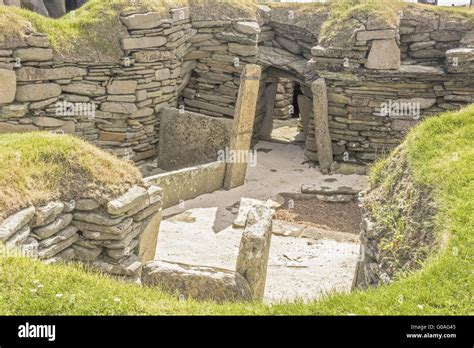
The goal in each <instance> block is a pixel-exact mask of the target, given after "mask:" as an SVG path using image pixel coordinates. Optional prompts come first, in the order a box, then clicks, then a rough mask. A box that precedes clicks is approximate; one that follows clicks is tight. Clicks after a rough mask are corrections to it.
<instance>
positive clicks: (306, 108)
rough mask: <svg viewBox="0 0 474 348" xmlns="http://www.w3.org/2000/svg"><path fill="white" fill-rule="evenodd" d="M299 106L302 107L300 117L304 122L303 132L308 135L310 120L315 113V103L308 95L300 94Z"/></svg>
mask: <svg viewBox="0 0 474 348" xmlns="http://www.w3.org/2000/svg"><path fill="white" fill-rule="evenodd" d="M297 99H298V107H299V109H300V118H301V121H302V123H303V134H304V136H305V138H306V136H307V135H308V127H309V120H310V118H311V117H312V115H313V103H312V102H311V99H309V98H308V97H307V96H305V95H303V94H300V95H299V96H298V98H297Z"/></svg>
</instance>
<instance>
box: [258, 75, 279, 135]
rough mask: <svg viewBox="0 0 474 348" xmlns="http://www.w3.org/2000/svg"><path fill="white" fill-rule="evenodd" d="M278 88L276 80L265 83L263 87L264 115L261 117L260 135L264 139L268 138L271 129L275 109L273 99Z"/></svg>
mask: <svg viewBox="0 0 474 348" xmlns="http://www.w3.org/2000/svg"><path fill="white" fill-rule="evenodd" d="M277 90H278V81H275V82H272V83H270V84H268V85H267V88H266V89H265V94H264V98H265V117H264V118H263V122H262V128H261V129H260V136H261V137H262V139H264V140H268V139H270V137H271V135H272V131H273V111H274V110H275V100H276V95H277Z"/></svg>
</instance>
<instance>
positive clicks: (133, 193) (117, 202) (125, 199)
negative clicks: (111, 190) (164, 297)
mask: <svg viewBox="0 0 474 348" xmlns="http://www.w3.org/2000/svg"><path fill="white" fill-rule="evenodd" d="M146 203H149V199H148V192H147V190H146V189H144V188H143V187H140V186H133V187H132V188H131V189H130V190H128V191H127V192H126V193H125V194H123V195H122V196H120V197H118V198H116V199H114V200H112V201H110V202H109V203H107V211H108V212H109V214H112V215H120V214H124V213H126V212H127V211H130V210H132V209H135V208H136V207H137V206H141V205H143V204H145V205H146Z"/></svg>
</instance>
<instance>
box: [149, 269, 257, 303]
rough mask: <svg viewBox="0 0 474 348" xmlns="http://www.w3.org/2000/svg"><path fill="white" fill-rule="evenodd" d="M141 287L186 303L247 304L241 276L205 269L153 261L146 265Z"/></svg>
mask: <svg viewBox="0 0 474 348" xmlns="http://www.w3.org/2000/svg"><path fill="white" fill-rule="evenodd" d="M142 283H143V284H144V285H148V286H156V287H159V288H160V289H163V290H165V291H168V292H171V293H172V294H174V295H177V296H181V295H183V296H184V297H185V298H186V299H187V298H190V299H191V298H192V299H196V300H212V301H216V302H230V301H242V300H244V301H246V300H247V301H248V300H250V299H251V290H250V287H249V284H248V282H247V281H246V280H245V279H244V277H242V276H241V275H240V274H238V273H235V272H232V271H229V270H225V269H220V268H215V267H206V266H193V265H187V264H180V263H173V262H166V261H152V262H149V263H147V264H146V265H145V267H144V268H143V272H142Z"/></svg>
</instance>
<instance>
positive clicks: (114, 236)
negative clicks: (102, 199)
mask: <svg viewBox="0 0 474 348" xmlns="http://www.w3.org/2000/svg"><path fill="white" fill-rule="evenodd" d="M161 209H162V191H161V189H160V188H159V187H156V186H148V185H147V186H134V187H132V188H131V189H130V190H129V191H128V192H126V193H125V194H124V195H122V196H120V197H117V198H115V199H113V200H110V201H109V202H108V203H107V204H102V205H101V204H99V203H98V202H96V201H95V200H92V199H80V200H77V201H74V200H73V201H70V202H61V201H55V202H50V203H49V204H47V205H45V206H37V207H35V206H31V207H28V208H26V209H23V210H21V211H19V212H17V213H16V214H13V215H11V216H10V217H8V218H7V219H5V220H4V221H3V222H2V223H1V224H0V241H2V242H4V243H5V245H6V247H7V249H8V250H9V251H11V252H12V253H13V252H19V253H21V254H23V255H25V256H31V257H34V258H39V259H41V260H44V261H46V262H57V261H80V262H83V263H85V264H87V265H89V266H91V267H93V268H96V269H99V270H101V271H104V272H106V273H110V274H112V275H116V276H121V277H126V278H130V279H134V280H135V279H137V278H138V277H139V276H140V272H141V267H142V262H145V261H149V260H151V259H153V258H154V251H155V246H156V238H157V235H158V230H159V225H160V221H161Z"/></svg>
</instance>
